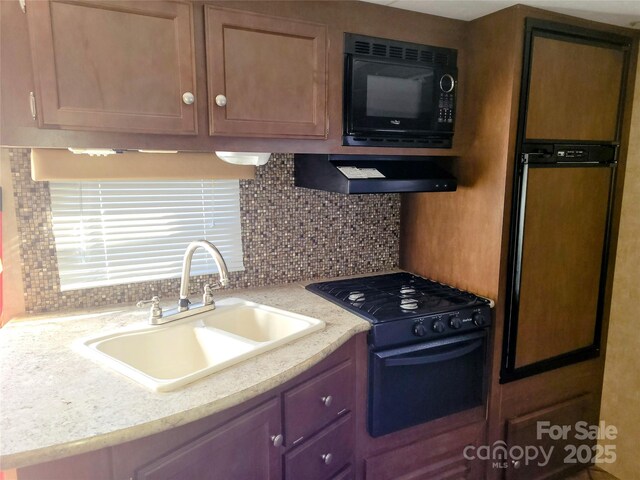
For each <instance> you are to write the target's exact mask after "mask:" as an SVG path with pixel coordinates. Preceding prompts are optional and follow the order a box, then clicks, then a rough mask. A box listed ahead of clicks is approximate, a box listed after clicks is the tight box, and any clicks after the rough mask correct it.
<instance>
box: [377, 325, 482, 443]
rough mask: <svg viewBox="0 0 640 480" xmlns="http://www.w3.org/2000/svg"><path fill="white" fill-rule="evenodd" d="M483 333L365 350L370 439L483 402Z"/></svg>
mask: <svg viewBox="0 0 640 480" xmlns="http://www.w3.org/2000/svg"><path fill="white" fill-rule="evenodd" d="M486 336H487V332H486V329H483V330H481V331H477V332H473V333H469V334H464V335H455V336H452V337H448V338H444V339H438V340H433V341H429V342H425V343H419V344H416V345H410V346H407V347H403V348H397V349H392V350H384V351H380V352H374V351H371V352H370V358H369V412H368V416H369V418H368V426H369V434H370V435H371V436H372V437H379V436H381V435H385V434H387V433H391V432H395V431H396V430H401V429H403V428H407V427H411V426H413V425H418V424H421V423H424V422H427V421H429V420H434V419H436V418H440V417H444V416H446V415H450V414H452V413H456V412H460V411H462V410H466V409H469V408H473V407H477V406H480V405H483V404H484V398H485V384H486V382H485V357H486V343H487V342H486Z"/></svg>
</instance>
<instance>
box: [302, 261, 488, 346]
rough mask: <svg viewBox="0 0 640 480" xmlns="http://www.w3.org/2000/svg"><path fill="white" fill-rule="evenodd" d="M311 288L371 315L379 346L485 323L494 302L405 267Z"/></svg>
mask: <svg viewBox="0 0 640 480" xmlns="http://www.w3.org/2000/svg"><path fill="white" fill-rule="evenodd" d="M307 289H308V290H310V291H312V292H314V293H316V294H318V295H320V296H322V297H324V298H326V299H327V300H329V301H331V302H333V303H335V304H337V305H339V306H341V307H342V308H345V309H347V310H349V311H350V312H352V313H355V314H356V315H359V316H360V317H362V318H364V319H366V320H368V321H369V322H371V324H372V328H371V334H370V338H369V344H370V345H371V346H373V347H375V348H385V347H389V346H394V345H402V344H408V343H416V342H422V341H425V340H429V339H434V338H441V337H445V336H448V335H452V334H460V333H463V332H469V331H473V330H478V329H480V328H485V327H487V326H488V325H489V323H490V321H491V316H490V301H489V300H487V299H486V298H482V297H479V296H477V295H474V294H473V293H469V292H465V291H463V290H459V289H457V288H454V287H451V286H449V285H444V284H442V283H438V282H435V281H433V280H429V279H426V278H422V277H419V276H417V275H413V274H411V273H407V272H398V273H390V274H385V275H375V276H370V277H359V278H350V279H346V280H337V281H330V282H321V283H313V284H311V285H308V286H307Z"/></svg>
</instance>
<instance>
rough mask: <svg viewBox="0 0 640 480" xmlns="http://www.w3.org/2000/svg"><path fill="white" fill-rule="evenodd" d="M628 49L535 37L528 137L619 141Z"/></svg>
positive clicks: (528, 111) (527, 127)
mask: <svg viewBox="0 0 640 480" xmlns="http://www.w3.org/2000/svg"><path fill="white" fill-rule="evenodd" d="M623 70H624V52H623V51H622V50H620V49H614V48H607V47H604V46H598V45H594V44H591V45H590V44H586V43H582V42H578V41H568V40H563V39H558V38H546V37H542V36H540V37H538V36H534V37H533V56H532V63H531V74H530V85H529V100H528V106H527V125H526V138H527V139H529V140H531V139H559V140H563V139H564V140H593V141H615V140H617V126H618V111H619V103H620V93H621V91H622V89H623V85H622V77H623Z"/></svg>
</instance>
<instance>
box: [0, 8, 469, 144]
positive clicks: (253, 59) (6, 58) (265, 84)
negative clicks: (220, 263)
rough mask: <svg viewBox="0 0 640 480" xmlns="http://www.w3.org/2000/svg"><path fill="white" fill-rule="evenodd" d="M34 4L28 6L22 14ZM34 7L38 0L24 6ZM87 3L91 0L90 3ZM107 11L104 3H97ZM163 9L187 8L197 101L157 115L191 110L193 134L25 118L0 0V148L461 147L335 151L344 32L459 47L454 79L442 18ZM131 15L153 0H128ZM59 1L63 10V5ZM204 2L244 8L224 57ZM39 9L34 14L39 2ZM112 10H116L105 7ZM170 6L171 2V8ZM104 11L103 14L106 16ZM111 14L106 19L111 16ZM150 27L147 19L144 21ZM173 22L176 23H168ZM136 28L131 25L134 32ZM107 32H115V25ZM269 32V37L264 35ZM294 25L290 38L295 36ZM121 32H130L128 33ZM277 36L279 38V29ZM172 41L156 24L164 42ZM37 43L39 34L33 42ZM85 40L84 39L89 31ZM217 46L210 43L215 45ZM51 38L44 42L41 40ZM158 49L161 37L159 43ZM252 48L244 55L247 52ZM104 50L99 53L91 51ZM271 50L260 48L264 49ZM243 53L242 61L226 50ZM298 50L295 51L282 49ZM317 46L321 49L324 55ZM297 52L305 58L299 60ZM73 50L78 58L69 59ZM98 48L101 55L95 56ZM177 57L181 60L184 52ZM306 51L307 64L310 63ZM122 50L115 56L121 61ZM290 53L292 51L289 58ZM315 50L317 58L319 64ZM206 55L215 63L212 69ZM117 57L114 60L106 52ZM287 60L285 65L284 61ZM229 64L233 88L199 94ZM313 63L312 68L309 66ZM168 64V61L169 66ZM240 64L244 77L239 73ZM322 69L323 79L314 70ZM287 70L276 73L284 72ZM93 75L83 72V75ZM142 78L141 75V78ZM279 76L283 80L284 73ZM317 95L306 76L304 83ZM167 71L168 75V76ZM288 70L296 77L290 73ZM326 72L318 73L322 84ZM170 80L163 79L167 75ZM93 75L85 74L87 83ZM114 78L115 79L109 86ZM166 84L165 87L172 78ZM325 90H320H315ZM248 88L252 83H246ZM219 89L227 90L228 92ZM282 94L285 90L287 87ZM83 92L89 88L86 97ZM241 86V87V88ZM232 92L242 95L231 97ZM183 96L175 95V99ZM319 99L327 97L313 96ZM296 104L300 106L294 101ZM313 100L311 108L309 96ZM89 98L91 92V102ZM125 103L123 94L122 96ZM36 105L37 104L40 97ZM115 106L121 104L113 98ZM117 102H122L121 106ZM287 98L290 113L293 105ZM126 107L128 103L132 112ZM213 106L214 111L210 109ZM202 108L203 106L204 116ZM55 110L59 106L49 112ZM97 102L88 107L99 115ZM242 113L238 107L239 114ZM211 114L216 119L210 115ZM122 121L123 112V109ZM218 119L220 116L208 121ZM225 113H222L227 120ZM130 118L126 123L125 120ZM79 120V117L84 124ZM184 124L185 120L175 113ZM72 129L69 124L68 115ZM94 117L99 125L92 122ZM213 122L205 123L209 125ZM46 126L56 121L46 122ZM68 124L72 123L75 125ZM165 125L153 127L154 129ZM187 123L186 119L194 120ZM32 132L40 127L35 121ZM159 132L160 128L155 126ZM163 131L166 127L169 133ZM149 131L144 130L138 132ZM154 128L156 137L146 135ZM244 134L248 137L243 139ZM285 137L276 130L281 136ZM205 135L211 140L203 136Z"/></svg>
mask: <svg viewBox="0 0 640 480" xmlns="http://www.w3.org/2000/svg"><path fill="white" fill-rule="evenodd" d="M30 3H32V0H27V11H28V10H29V8H28V7H29V4H30ZM33 3H34V4H36V5H37V4H40V3H42V2H39V1H37V0H33ZM91 3H92V4H93V2H91ZM107 3H111V4H113V2H107ZM160 3H166V4H167V5H174V6H176V5H180V6H181V5H182V4H183V3H184V4H186V5H188V6H190V7H191V14H192V23H191V28H192V35H193V42H194V47H193V48H194V52H195V87H194V88H196V90H197V91H195V92H192V93H194V94H195V102H194V104H192V105H191V106H187V105H184V104H182V105H178V104H174V103H171V102H173V101H174V100H176V101H179V102H181V98H180V97H178V98H177V99H173V98H172V100H171V102H170V105H171V106H167V105H164V104H163V105H164V106H163V108H165V109H166V108H170V109H177V108H178V107H180V108H182V109H183V110H185V111H186V110H188V109H189V108H190V109H191V111H192V112H193V115H194V116H195V118H194V121H195V122H196V123H197V126H198V130H197V132H198V133H197V134H196V135H185V134H184V133H185V132H183V131H179V130H178V129H175V130H173V131H171V132H170V131H168V128H167V129H164V130H163V133H165V134H163V135H157V134H150V133H135V132H137V131H138V130H135V127H136V126H137V127H138V128H147V127H148V126H149V125H147V126H145V123H144V122H145V121H147V120H148V121H149V122H150V123H151V124H152V125H151V126H149V127H150V128H152V129H155V128H156V127H157V122H160V123H163V122H164V123H167V122H170V121H172V120H171V119H172V118H173V117H166V118H165V117H162V118H160V115H157V117H158V118H156V119H154V115H151V116H150V117H151V118H149V119H145V118H143V119H141V122H134V123H135V125H134V128H123V127H122V125H125V124H126V123H122V124H121V123H120V122H117V123H116V127H115V128H117V129H118V131H116V130H113V129H111V130H108V129H106V128H100V129H96V128H94V127H89V128H91V129H90V130H87V129H84V130H79V128H80V127H70V126H66V127H59V126H56V125H55V124H51V125H49V126H45V128H38V127H39V125H38V120H34V119H33V118H32V117H31V112H30V108H29V94H30V92H35V91H36V83H37V82H36V80H35V79H34V71H33V68H34V67H33V65H32V62H31V48H30V39H29V28H28V25H27V15H25V14H24V13H23V12H22V10H21V9H20V6H19V4H18V2H17V1H3V2H0V9H1V14H0V22H2V25H1V28H0V36H1V41H2V55H1V56H0V62H1V69H2V83H1V85H0V89H1V92H0V93H1V95H2V103H1V104H0V107H1V108H0V144H1V145H3V146H17V147H20V146H22V147H36V146H39V147H48V148H67V147H69V146H72V147H93V148H96V147H102V148H121V149H141V148H142V149H154V150H186V151H212V150H222V151H263V152H264V151H268V152H292V153H293V152H308V153H349V154H367V153H368V154H372V153H375V154H381V153H383V154H389V155H427V154H429V155H442V156H454V155H458V154H460V152H461V150H462V148H463V144H462V141H461V140H459V139H461V138H462V135H460V136H458V135H456V137H454V145H453V148H452V149H424V148H421V149H410V148H379V147H344V146H342V84H343V79H342V74H343V65H344V55H343V48H344V33H345V32H355V33H358V34H362V35H371V36H377V37H383V38H393V39H398V40H403V41H408V42H415V43H424V44H431V45H437V46H443V47H449V48H457V49H459V53H458V66H459V69H460V76H459V78H461V79H462V78H463V76H464V63H465V60H466V57H465V52H464V51H462V49H461V48H462V45H463V39H464V36H465V24H466V22H463V21H460V20H452V19H446V18H443V17H435V16H431V15H424V14H419V13H415V12H407V11H403V10H398V9H395V10H393V15H392V21H390V17H389V10H388V9H387V8H385V7H382V6H379V5H373V4H369V3H365V2H347V1H344V2H342V1H341V2H325V1H275V0H274V1H271V0H270V1H233V0H226V1H215V0H211V1H206V2H204V1H193V2H190V1H184V2H180V1H178V2H174V1H169V0H167V1H166V2H160ZM132 4H134V5H137V6H138V8H139V9H144V8H145V5H147V4H149V8H150V9H151V6H150V5H151V2H132ZM65 5H72V2H67V3H66V4H65ZM99 5H102V4H100V3H96V4H95V8H93V9H89V8H86V7H83V8H84V9H86V10H93V11H94V12H98V11H99V8H98V6H99ZM205 7H208V8H210V7H216V8H217V7H220V8H221V9H224V10H235V11H240V12H244V13H246V17H245V18H244V19H241V20H240V23H239V24H236V25H235V28H234V27H233V24H232V26H231V28H228V29H225V31H227V33H228V34H229V35H227V36H228V37H229V38H227V40H230V41H231V44H230V45H228V48H229V50H228V53H227V57H226V58H225V57H224V56H222V57H220V56H219V55H218V54H215V55H214V54H213V52H212V48H213V50H215V51H218V52H220V51H222V52H224V51H225V47H224V46H221V45H216V46H212V45H210V44H207V43H206V35H207V23H206V21H205ZM39 8H44V7H39ZM64 8H67V9H72V10H77V11H78V12H81V11H83V8H81V7H80V6H78V4H73V6H68V7H64ZM113 8H116V7H112V9H113ZM175 8H177V7H175ZM105 12H106V10H105ZM109 15H111V14H109ZM131 18H133V19H134V20H131V21H132V22H134V23H136V24H137V23H140V24H141V25H142V26H143V27H144V26H145V25H146V24H147V20H145V16H144V15H142V16H140V18H138V17H135V16H133V15H131ZM258 18H260V19H262V22H263V24H262V26H258V27H257V28H256V29H252V27H250V28H246V29H245V28H243V27H242V25H245V22H248V23H246V25H249V26H250V25H252V22H256V21H257V20H256V19H258ZM151 20H153V19H152V18H151V16H150V17H149V20H148V21H149V22H150V21H151ZM178 22H180V20H179V19H178V18H176V23H178ZM134 27H135V26H134ZM282 27H286V28H287V29H289V28H291V29H294V30H295V29H297V31H298V34H295V35H287V34H283V30H282ZM114 28H115V27H114ZM270 30H272V33H273V34H269V33H268V32H269V31H270ZM294 30H292V31H294ZM143 31H144V29H140V31H136V42H138V43H140V46H136V47H135V48H134V49H133V50H134V51H133V52H131V53H127V55H134V54H136V55H137V54H138V53H135V52H140V51H141V50H143V49H144V45H145V43H146V42H145V41H144V39H141V38H139V37H140V35H141V33H142V32H143ZM127 33H129V32H127ZM285 33H286V32H285ZM167 35H170V33H169V30H168V29H165V30H164V33H163V37H165V38H166V37H167ZM323 35H324V36H325V38H326V43H325V44H324V45H322V44H321V43H322V41H321V37H322V36H323ZM39 36H41V35H39ZM87 38H91V35H89V34H88V36H87ZM218 39H219V38H218ZM49 42H51V40H49ZM108 42H115V44H116V45H117V39H116V40H107V39H106V38H98V39H97V43H96V45H98V46H99V45H102V46H103V47H104V48H110V47H107V44H108ZM165 43H166V42H165ZM247 46H249V47H251V48H249V50H247V49H246V48H245V47H247ZM271 47H274V48H276V47H277V48H278V49H279V48H281V47H284V49H285V50H284V51H283V53H282V55H276V54H275V53H274V52H272V51H271V50H272V49H271ZM100 48H102V47H100ZM267 48H268V49H269V51H268V52H265V50H267ZM240 49H244V50H242V55H236V53H237V52H238V51H239V50H240ZM293 49H298V50H300V51H298V52H292V50H293ZM323 49H324V50H325V53H324V54H323V52H322V50H323ZM304 52H306V55H307V57H306V58H303V57H302V56H300V55H301V54H303V53H304ZM71 53H72V54H73V55H79V52H76V53H73V52H71ZM98 53H100V52H98ZM179 53H180V54H184V55H186V51H185V50H184V49H182V50H181V51H180V52H179ZM309 54H313V55H314V57H313V58H312V57H309ZM127 55H125V56H123V59H125V60H126V58H128V57H127ZM296 55H298V56H297V57H296ZM322 55H324V60H325V61H324V63H323V61H322V58H321V57H322ZM207 56H209V57H212V56H215V57H216V58H214V59H213V60H215V63H214V64H213V65H212V64H211V62H209V60H210V59H207ZM116 57H117V56H116ZM294 59H295V61H294ZM226 60H228V61H229V64H228V67H229V70H228V72H224V74H225V75H226V77H217V78H218V79H219V78H223V79H224V81H227V80H229V81H231V80H233V82H232V83H233V84H232V85H230V84H228V85H224V89H223V90H218V87H219V86H220V83H218V80H216V81H215V82H216V83H215V84H214V87H216V89H215V90H214V91H215V92H216V93H215V95H213V96H210V95H209V92H208V87H209V85H208V78H207V71H208V69H210V68H213V69H214V70H215V69H218V68H222V69H223V70H224V68H223V67H225V64H224V62H226ZM272 61H273V62H276V63H277V65H278V68H277V69H275V68H274V69H270V68H268V66H269V65H270V64H271V62H272ZM312 65H313V67H312ZM166 67H167V65H165V66H164V67H162V65H158V66H157V67H153V68H150V69H149V71H150V72H151V73H155V74H157V73H158V72H157V69H158V68H166ZM169 67H171V65H169ZM247 67H249V70H248V71H246V72H245V71H244V70H245V68H247ZM109 68H110V69H111V70H112V71H113V72H116V71H118V70H120V71H124V72H125V73H126V70H127V68H128V67H126V64H125V65H120V66H114V65H111V66H110V67H109ZM323 68H324V71H325V72H326V73H323V70H322V69H323ZM123 69H124V70H123ZM284 70H286V72H285V71H284ZM84 73H85V75H87V76H88V75H90V74H91V69H87V72H84ZM145 73H146V72H145ZM285 73H286V75H285ZM311 74H313V84H314V85H315V87H314V88H315V90H313V88H311V87H310V85H309V84H308V83H306V81H304V79H309V78H311V77H310V75H311ZM172 75H173V74H172ZM297 75H301V76H300V77H299V78H298V77H297ZM323 75H324V77H323ZM176 76H177V74H175V75H173V76H172V77H171V78H175V77H176ZM169 77H170V75H168V74H167V75H166V79H165V78H164V77H162V78H160V79H157V80H156V81H160V82H161V83H162V82H164V83H163V87H162V88H167V86H171V85H172V83H171V81H170V80H169ZM88 78H89V80H91V77H88ZM119 81H120V82H122V81H124V80H123V79H121V80H119ZM174 83H175V82H174ZM323 83H324V85H325V87H324V88H323ZM88 85H89V87H90V91H93V90H95V91H99V90H100V89H99V88H97V87H95V86H94V85H95V84H91V82H90V81H89V83H88ZM255 85H257V87H256V88H254V86H255ZM227 87H228V88H230V89H231V91H228V89H227ZM285 87H286V89H287V90H289V91H285ZM465 88H466V83H465V82H464V81H461V83H460V85H459V97H458V106H459V107H462V106H463V105H464V103H465V94H464V89H465ZM92 89H93V90H92ZM247 89H249V91H246V90H247ZM238 90H244V92H243V94H242V95H241V96H240V97H238V94H237V92H238ZM182 93H184V92H179V95H180V96H181V95H182ZM219 93H224V94H225V96H226V97H227V100H228V103H227V106H228V109H227V108H226V107H225V108H223V109H221V108H220V107H218V106H217V105H216V104H215V96H217V95H218V94H219ZM322 95H324V96H325V98H324V99H322ZM298 97H301V98H305V99H306V100H304V101H300V100H299V99H298ZM312 97H313V102H310V101H309V100H308V99H310V98H312ZM92 98H98V97H92ZM123 98H125V100H126V98H127V97H123ZM38 101H39V100H38ZM118 101H119V102H120V103H122V102H121V99H120V100H118ZM136 102H142V105H140V106H139V107H140V108H142V109H143V110H144V109H149V108H155V107H154V105H155V103H148V104H147V103H145V102H151V100H145V99H137V98H136V99H135V100H134V101H133V104H132V105H134V106H135V105H137V103H136ZM125 103H127V102H125ZM293 103H295V106H292V104H293ZM134 106H132V107H131V108H138V107H137V106H136V107H134ZM214 106H215V108H213V107H214ZM210 107H211V109H210ZM56 108H57V107H56ZM100 108H101V107H100V106H98V107H97V109H96V111H94V112H87V113H86V115H85V114H83V115H85V116H87V115H89V113H91V114H92V115H93V114H96V115H97V113H100ZM245 108H246V110H245ZM210 114H211V115H212V117H214V118H210ZM112 115H113V113H109V114H106V113H105V115H104V116H102V117H101V116H100V115H98V116H97V117H93V118H96V119H100V118H102V119H101V120H95V122H96V124H99V125H101V124H104V123H103V122H104V121H105V120H104V119H111V118H112ZM127 115H129V114H127ZM216 115H218V116H220V118H217V117H215V116H216ZM225 115H226V116H225ZM125 117H126V118H129V117H128V116H125ZM83 118H84V117H83ZM185 119H186V117H185ZM73 121H74V122H76V120H75V119H74V120H73ZM101 122H102V123H101ZM211 122H212V123H211ZM54 123H55V122H54ZM76 123H77V122H76ZM164 123H163V124H164ZM194 125H195V123H194ZM41 126H42V125H41ZM163 128H164V127H163ZM171 128H173V127H171ZM456 128H457V129H458V131H459V132H462V131H463V130H464V129H465V128H466V123H465V122H460V123H459V124H458V125H457V126H456ZM148 131H152V130H148ZM153 131H156V130H153ZM242 132H246V133H242ZM283 132H284V133H283ZM210 133H213V135H211V134H210Z"/></svg>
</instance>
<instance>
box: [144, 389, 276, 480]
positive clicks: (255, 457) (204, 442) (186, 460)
mask: <svg viewBox="0 0 640 480" xmlns="http://www.w3.org/2000/svg"><path fill="white" fill-rule="evenodd" d="M280 420H281V419H280V402H279V401H278V399H277V398H274V399H272V400H270V401H268V402H266V403H264V404H262V405H261V406H259V407H256V408H255V409H253V410H250V411H249V412H248V413H245V414H244V415H242V416H240V417H237V418H235V419H234V420H231V421H230V422H229V423H226V424H224V425H222V426H220V427H218V428H216V429H215V430H213V431H211V432H209V433H207V434H205V435H203V436H202V437H199V438H197V439H196V440H193V441H192V442H189V443H188V444H187V445H185V446H183V447H182V448H180V449H178V450H175V451H173V452H171V453H168V454H166V455H163V456H162V458H159V459H158V460H156V461H154V462H153V463H151V464H149V465H147V466H145V467H143V468H141V469H139V470H138V471H137V472H136V476H135V478H136V480H177V479H183V478H184V479H186V478H193V479H196V478H197V479H202V480H206V479H212V480H214V479H215V480H217V479H224V480H276V479H280V478H282V465H281V462H280V458H281V448H280V447H279V446H275V445H274V442H273V440H272V437H275V436H277V435H280V428H281V424H280Z"/></svg>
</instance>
